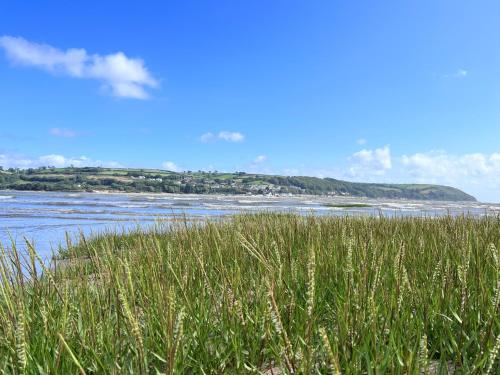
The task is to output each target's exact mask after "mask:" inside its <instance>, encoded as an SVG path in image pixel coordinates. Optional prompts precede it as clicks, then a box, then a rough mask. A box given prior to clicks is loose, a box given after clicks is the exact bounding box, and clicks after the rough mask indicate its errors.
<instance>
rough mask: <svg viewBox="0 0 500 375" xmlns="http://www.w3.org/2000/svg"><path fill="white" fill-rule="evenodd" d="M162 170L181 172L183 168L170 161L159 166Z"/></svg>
mask: <svg viewBox="0 0 500 375" xmlns="http://www.w3.org/2000/svg"><path fill="white" fill-rule="evenodd" d="M161 166H162V167H163V169H166V170H167V171H172V172H182V171H183V168H181V167H179V166H178V165H177V164H175V163H174V162H172V161H165V162H163V163H162V165H161Z"/></svg>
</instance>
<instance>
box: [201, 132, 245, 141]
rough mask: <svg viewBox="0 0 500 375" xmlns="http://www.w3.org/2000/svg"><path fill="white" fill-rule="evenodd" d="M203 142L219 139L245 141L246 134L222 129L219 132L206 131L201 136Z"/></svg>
mask: <svg viewBox="0 0 500 375" xmlns="http://www.w3.org/2000/svg"><path fill="white" fill-rule="evenodd" d="M200 140H201V141H202V142H203V143H209V142H215V141H217V140H222V141H226V142H243V141H244V140H245V135H244V134H242V133H240V132H228V131H221V132H219V133H218V134H214V133H210V132H209V133H205V134H203V135H202V136H201V137H200Z"/></svg>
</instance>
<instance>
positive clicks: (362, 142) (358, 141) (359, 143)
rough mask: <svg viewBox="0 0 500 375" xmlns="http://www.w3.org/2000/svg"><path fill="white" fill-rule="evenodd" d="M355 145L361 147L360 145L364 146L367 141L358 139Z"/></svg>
mask: <svg viewBox="0 0 500 375" xmlns="http://www.w3.org/2000/svg"><path fill="white" fill-rule="evenodd" d="M356 143H357V144H358V145H361V146H362V145H366V144H367V143H368V141H367V140H366V139H365V138H359V139H358V140H357V141H356Z"/></svg>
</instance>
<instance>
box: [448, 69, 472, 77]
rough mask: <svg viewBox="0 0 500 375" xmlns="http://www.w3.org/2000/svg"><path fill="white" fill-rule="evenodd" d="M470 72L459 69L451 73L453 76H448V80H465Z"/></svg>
mask: <svg viewBox="0 0 500 375" xmlns="http://www.w3.org/2000/svg"><path fill="white" fill-rule="evenodd" d="M468 74H469V72H468V71H467V70H465V69H458V70H457V71H456V72H454V73H451V74H446V75H445V77H446V78H465V77H467V75H468Z"/></svg>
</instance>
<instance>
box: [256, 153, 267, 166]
mask: <svg viewBox="0 0 500 375" xmlns="http://www.w3.org/2000/svg"><path fill="white" fill-rule="evenodd" d="M266 160H267V156H266V155H259V156H257V157H256V158H255V159H254V160H253V163H254V164H260V163H264V162H265V161H266Z"/></svg>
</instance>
